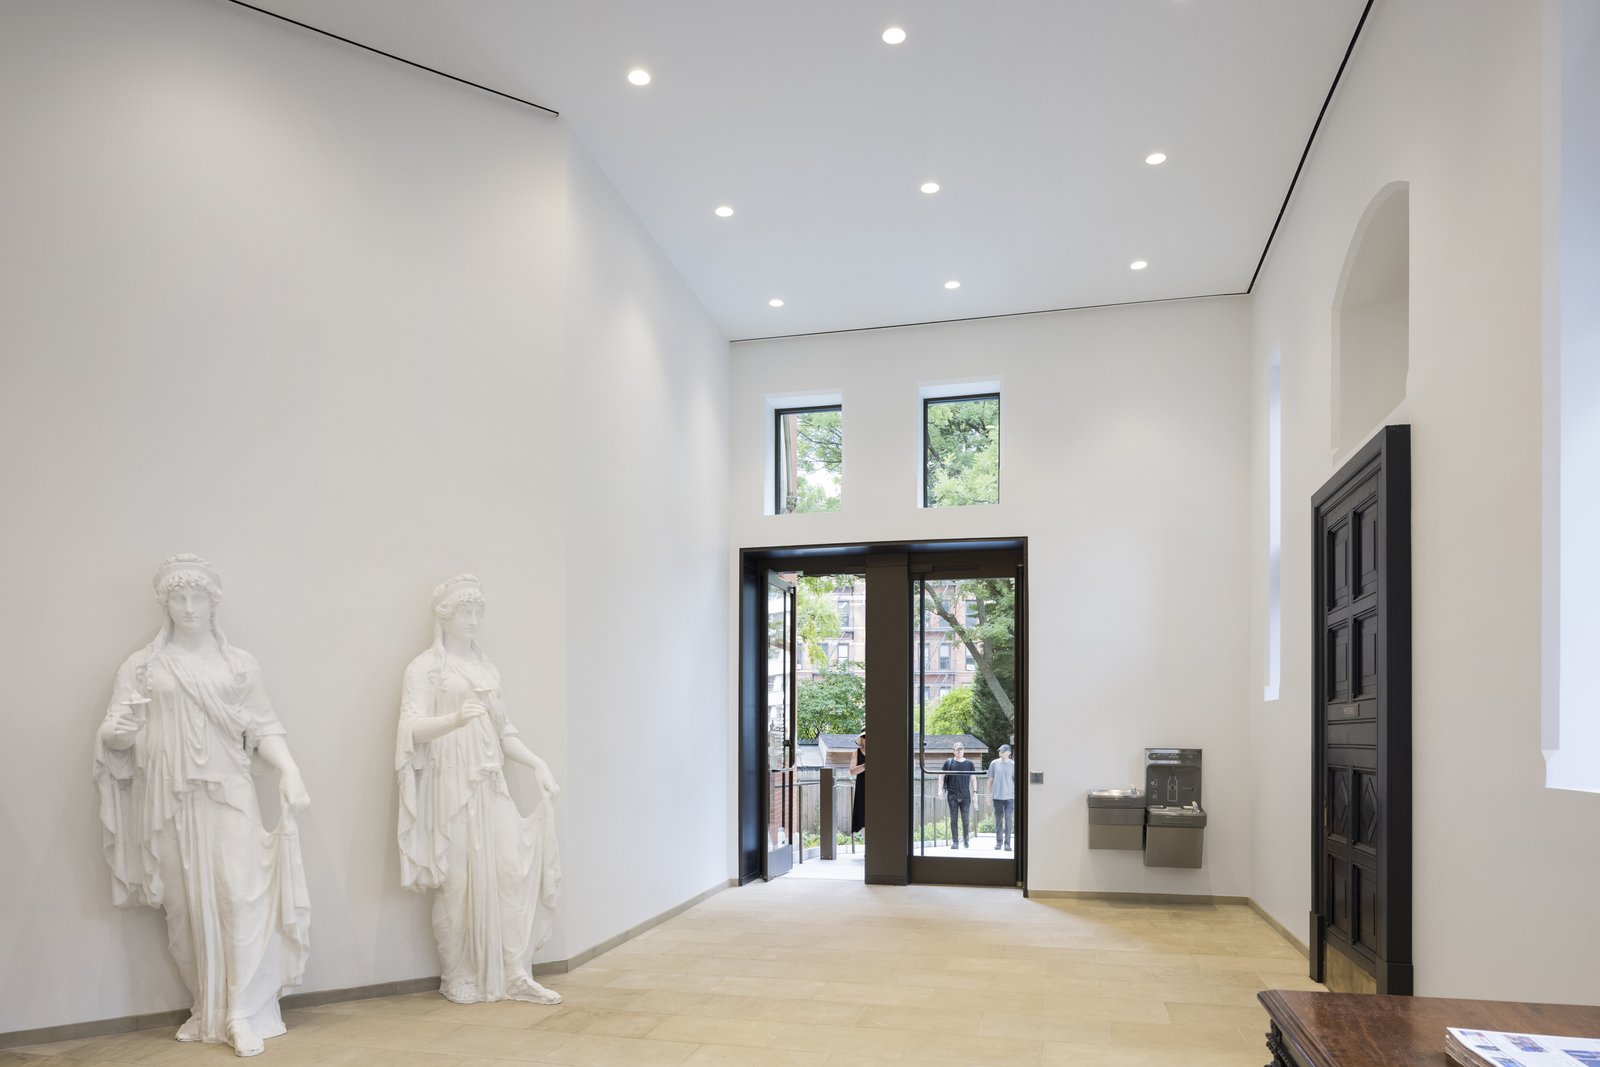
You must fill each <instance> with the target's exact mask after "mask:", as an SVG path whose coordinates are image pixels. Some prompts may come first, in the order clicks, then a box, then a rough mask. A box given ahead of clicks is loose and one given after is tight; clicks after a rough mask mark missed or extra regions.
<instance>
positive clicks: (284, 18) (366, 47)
mask: <svg viewBox="0 0 1600 1067" xmlns="http://www.w3.org/2000/svg"><path fill="white" fill-rule="evenodd" d="M228 3H230V4H233V5H235V6H236V7H244V8H249V9H250V10H251V11H255V12H259V13H260V14H263V15H269V16H271V17H272V18H275V19H277V20H278V21H280V22H287V23H288V24H289V25H291V26H299V27H300V28H301V29H302V30H310V31H311V32H312V33H320V34H321V35H322V36H324V37H331V38H333V39H334V40H335V41H341V42H343V43H345V44H347V45H350V46H352V47H354V48H359V49H361V50H362V51H363V52H372V53H374V54H375V55H380V56H382V57H383V58H385V59H392V60H394V61H395V62H396V63H404V64H405V65H406V66H408V67H416V68H417V69H418V70H425V71H427V72H428V73H429V74H437V75H438V76H439V77H441V78H449V79H450V80H451V81H453V82H460V83H461V84H462V85H468V86H471V87H472V88H474V89H481V90H482V91H484V92H486V93H493V94H494V95H495V96H499V97H503V98H505V99H507V100H510V101H512V102H513V103H517V104H524V105H526V106H528V107H531V108H536V109H537V110H539V111H543V112H544V113H545V114H547V115H555V116H557V117H559V116H560V114H561V112H559V111H556V110H555V109H554V108H548V107H545V106H544V105H543V104H535V103H534V102H533V101H532V100H524V99H522V97H520V96H512V95H511V94H510V93H502V92H501V91H500V90H499V89H491V88H489V87H488V86H487V85H479V84H478V83H477V82H474V81H468V80H467V79H465V78H458V77H456V76H455V75H454V74H446V73H445V72H444V71H442V70H435V69H434V68H433V67H430V66H427V65H425V64H422V63H418V62H415V61H414V60H410V59H406V58H405V57H404V56H397V55H395V54H394V53H393V52H385V51H384V50H383V49H381V48H374V47H372V46H371V45H370V44H362V43H361V42H360V41H352V40H351V39H350V38H348V37H340V36H339V35H338V34H337V33H331V32H329V31H328V30H323V29H318V28H317V27H316V26H313V25H311V24H310V23H306V22H301V21H300V20H299V19H292V18H290V17H289V16H288V15H280V14H278V13H277V12H276V11H268V10H267V9H266V8H264V7H257V6H256V5H254V4H247V3H245V2H244V0H228Z"/></svg>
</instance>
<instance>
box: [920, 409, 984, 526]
mask: <svg viewBox="0 0 1600 1067" xmlns="http://www.w3.org/2000/svg"><path fill="white" fill-rule="evenodd" d="M922 442H923V447H922V471H923V478H922V500H923V506H925V507H930V508H943V507H959V506H961V505H964V504H995V503H998V502H999V500H1000V394H998V393H988V394H983V395H979V396H946V397H930V398H928V399H926V400H924V401H923V402H922Z"/></svg>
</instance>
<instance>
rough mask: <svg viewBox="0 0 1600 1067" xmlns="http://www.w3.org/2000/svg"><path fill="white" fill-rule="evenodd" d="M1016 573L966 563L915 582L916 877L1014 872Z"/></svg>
mask: <svg viewBox="0 0 1600 1067" xmlns="http://www.w3.org/2000/svg"><path fill="white" fill-rule="evenodd" d="M963 571H965V572H966V573H970V574H972V576H971V577H967V576H965V574H963V573H962V572H963ZM1007 571H1009V573H1007ZM1016 574H1017V571H1016V568H1015V566H1010V567H1001V568H997V569H995V570H993V571H991V572H989V573H985V571H984V569H982V568H978V567H972V566H968V567H965V568H961V569H955V568H951V569H948V570H945V571H943V572H941V571H937V570H934V571H929V572H927V573H925V574H923V575H919V576H918V577H917V578H916V579H915V580H914V581H913V582H912V585H911V593H912V612H913V624H912V642H913V643H912V661H911V662H912V689H911V746H912V752H911V778H910V786H911V821H912V826H911V835H912V840H911V868H912V877H913V880H914V881H935V882H944V883H955V884H968V885H1010V884H1016V883H1017V882H1018V881H1019V880H1020V866H1019V864H1018V854H1019V852H1020V851H1021V848H1022V829H1021V825H1020V823H1019V821H1018V819H1017V817H1016V816H1017V814H1018V813H1017V800H1018V794H1019V789H1018V781H1017V779H1018V776H1019V775H1018V766H1019V761H1018V758H1017V757H1018V756H1019V755H1020V753H1021V749H1022V745H1021V742H1022V738H1021V736H1020V735H1021V732H1022V731H1021V729H1020V725H1019V724H1020V723H1021V721H1022V717H1021V716H1020V715H1019V714H1018V700H1017V693H1018V686H1017V677H1018V670H1017V666H1018V664H1017V617H1018V598H1017V588H1018V582H1017V577H1016ZM957 575H961V576H957Z"/></svg>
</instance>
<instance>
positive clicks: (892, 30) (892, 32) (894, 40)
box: [883, 26, 906, 44]
mask: <svg viewBox="0 0 1600 1067" xmlns="http://www.w3.org/2000/svg"><path fill="white" fill-rule="evenodd" d="M905 39H906V31H905V30H902V29H901V28H900V27H899V26H890V27H889V28H888V29H886V30H884V31H883V43H884V44H899V43H900V42H901V41H903V40H905Z"/></svg>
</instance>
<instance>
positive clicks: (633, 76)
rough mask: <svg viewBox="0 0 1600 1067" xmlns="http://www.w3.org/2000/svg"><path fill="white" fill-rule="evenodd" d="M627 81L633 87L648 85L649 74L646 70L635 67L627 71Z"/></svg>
mask: <svg viewBox="0 0 1600 1067" xmlns="http://www.w3.org/2000/svg"><path fill="white" fill-rule="evenodd" d="M628 80H629V81H630V82H632V83H633V84H635V85H649V84H650V72H649V71H648V70H644V69H642V68H637V67H636V68H634V69H633V70H630V71H628Z"/></svg>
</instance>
